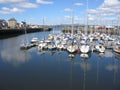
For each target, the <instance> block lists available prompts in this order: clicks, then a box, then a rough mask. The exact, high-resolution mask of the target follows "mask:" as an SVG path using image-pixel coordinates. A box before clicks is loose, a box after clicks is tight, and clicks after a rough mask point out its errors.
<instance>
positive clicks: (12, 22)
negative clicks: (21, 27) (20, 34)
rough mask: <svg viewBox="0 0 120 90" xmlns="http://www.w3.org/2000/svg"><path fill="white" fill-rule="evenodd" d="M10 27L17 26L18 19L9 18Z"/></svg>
mask: <svg viewBox="0 0 120 90" xmlns="http://www.w3.org/2000/svg"><path fill="white" fill-rule="evenodd" d="M8 27H9V28H17V20H16V19H15V18H11V19H9V20H8Z"/></svg>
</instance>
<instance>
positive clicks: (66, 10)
mask: <svg viewBox="0 0 120 90" xmlns="http://www.w3.org/2000/svg"><path fill="white" fill-rule="evenodd" d="M87 1H88V13H89V14H88V18H89V21H90V22H95V21H96V20H98V17H101V18H102V19H107V20H116V19H118V17H119V12H120V1H119V0H0V19H5V20H9V19H10V18H15V19H16V20H17V21H18V22H21V21H23V20H25V21H26V22H27V23H32V24H42V23H43V22H42V21H43V18H44V21H45V24H70V23H71V17H72V12H73V8H74V23H84V22H85V18H86V5H87Z"/></svg>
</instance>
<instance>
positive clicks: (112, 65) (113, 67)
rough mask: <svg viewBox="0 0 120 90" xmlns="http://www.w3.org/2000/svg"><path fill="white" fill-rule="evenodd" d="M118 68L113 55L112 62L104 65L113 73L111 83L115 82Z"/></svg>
mask: <svg viewBox="0 0 120 90" xmlns="http://www.w3.org/2000/svg"><path fill="white" fill-rule="evenodd" d="M118 69H119V66H118V60H116V59H115V57H113V63H109V64H108V65H107V66H106V70H108V71H109V72H111V73H113V84H115V83H116V80H117V75H118Z"/></svg>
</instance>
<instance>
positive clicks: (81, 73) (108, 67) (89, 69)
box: [0, 32, 120, 90]
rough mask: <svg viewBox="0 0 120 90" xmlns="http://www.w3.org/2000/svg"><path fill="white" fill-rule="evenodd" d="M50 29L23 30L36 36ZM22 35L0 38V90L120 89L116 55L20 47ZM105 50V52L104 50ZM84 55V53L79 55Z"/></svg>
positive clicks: (119, 60) (118, 63)
mask: <svg viewBox="0 0 120 90" xmlns="http://www.w3.org/2000/svg"><path fill="white" fill-rule="evenodd" d="M49 33H50V32H39V33H32V34H27V37H28V40H31V38H32V37H33V36H36V37H38V38H40V39H42V38H44V37H43V34H45V35H44V36H47V35H48V34H49ZM23 38H24V35H21V36H17V37H13V38H9V39H1V40H0V44H1V45H0V90H120V58H119V57H120V56H118V55H116V54H114V53H113V52H112V50H108V51H106V52H105V53H103V54H99V53H95V52H93V53H90V54H88V55H86V56H87V58H84V57H81V55H80V54H78V53H77V54H73V55H72V54H71V55H70V54H69V53H68V52H66V51H60V52H58V51H54V52H50V51H49V52H48V51H44V52H38V50H37V47H33V48H31V49H28V50H20V49H19V48H20V43H21V40H22V39H23ZM108 52H109V53H108ZM83 56H84V55H83Z"/></svg>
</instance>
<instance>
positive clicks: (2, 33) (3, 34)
mask: <svg viewBox="0 0 120 90" xmlns="http://www.w3.org/2000/svg"><path fill="white" fill-rule="evenodd" d="M51 30H52V28H47V29H44V28H26V30H25V29H1V30H0V39H3V38H9V37H14V36H18V35H21V34H25V32H26V33H34V32H42V31H51Z"/></svg>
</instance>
